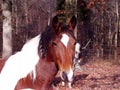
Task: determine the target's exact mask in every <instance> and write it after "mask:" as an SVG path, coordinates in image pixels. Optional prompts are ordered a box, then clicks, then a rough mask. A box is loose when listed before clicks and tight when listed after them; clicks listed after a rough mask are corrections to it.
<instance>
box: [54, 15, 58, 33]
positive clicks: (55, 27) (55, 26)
mask: <svg viewBox="0 0 120 90" xmlns="http://www.w3.org/2000/svg"><path fill="white" fill-rule="evenodd" d="M58 26H59V19H58V16H55V17H53V20H52V27H53V28H54V30H55V32H57V29H58Z"/></svg>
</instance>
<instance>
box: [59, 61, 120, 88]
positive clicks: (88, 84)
mask: <svg viewBox="0 0 120 90" xmlns="http://www.w3.org/2000/svg"><path fill="white" fill-rule="evenodd" d="M82 69H83V70H82V71H81V72H78V71H75V72H74V73H75V76H74V83H73V86H72V89H69V88H68V86H67V85H66V86H64V87H63V86H62V85H61V83H60V82H59V83H58V85H57V86H58V87H59V88H60V90H120V65H119V64H113V62H108V61H103V60H102V61H100V60H98V61H91V62H88V63H86V64H84V65H83V66H82Z"/></svg>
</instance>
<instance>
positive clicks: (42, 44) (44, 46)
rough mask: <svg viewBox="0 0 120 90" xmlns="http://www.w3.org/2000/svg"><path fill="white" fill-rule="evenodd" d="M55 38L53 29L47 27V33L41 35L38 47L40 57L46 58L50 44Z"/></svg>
mask: <svg viewBox="0 0 120 90" xmlns="http://www.w3.org/2000/svg"><path fill="white" fill-rule="evenodd" d="M54 37H55V33H54V32H53V30H52V27H50V26H46V28H45V31H43V32H42V33H41V38H40V41H39V46H38V50H39V54H40V55H39V56H40V57H45V56H46V52H47V50H48V44H49V42H50V41H51V40H52V39H53V38H54Z"/></svg>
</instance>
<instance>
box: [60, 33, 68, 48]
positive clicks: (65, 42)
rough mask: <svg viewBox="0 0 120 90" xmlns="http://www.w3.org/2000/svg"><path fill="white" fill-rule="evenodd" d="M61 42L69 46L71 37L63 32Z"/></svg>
mask: <svg viewBox="0 0 120 90" xmlns="http://www.w3.org/2000/svg"><path fill="white" fill-rule="evenodd" d="M61 42H62V43H63V44H64V45H65V46H66V47H67V44H68V42H69V37H68V35H67V34H62V39H61Z"/></svg>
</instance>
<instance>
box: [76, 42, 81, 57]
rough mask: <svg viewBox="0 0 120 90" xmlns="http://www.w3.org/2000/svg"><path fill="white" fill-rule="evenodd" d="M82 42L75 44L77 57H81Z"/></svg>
mask: <svg viewBox="0 0 120 90" xmlns="http://www.w3.org/2000/svg"><path fill="white" fill-rule="evenodd" d="M80 47H81V46H80V43H76V45H75V58H78V57H79V54H80Z"/></svg>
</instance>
